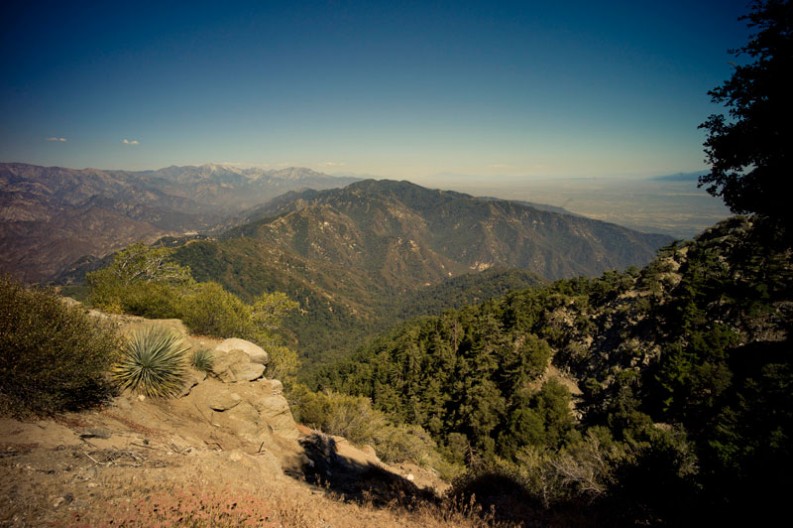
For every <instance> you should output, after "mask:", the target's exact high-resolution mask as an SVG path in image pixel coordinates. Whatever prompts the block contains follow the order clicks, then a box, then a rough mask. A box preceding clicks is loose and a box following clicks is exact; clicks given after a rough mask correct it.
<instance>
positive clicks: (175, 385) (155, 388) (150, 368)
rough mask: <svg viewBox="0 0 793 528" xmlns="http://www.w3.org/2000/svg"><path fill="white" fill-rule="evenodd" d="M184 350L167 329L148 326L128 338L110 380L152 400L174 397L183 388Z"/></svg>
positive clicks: (176, 338)
mask: <svg viewBox="0 0 793 528" xmlns="http://www.w3.org/2000/svg"><path fill="white" fill-rule="evenodd" d="M186 350H187V348H186V347H184V346H183V345H182V342H181V340H180V339H179V337H178V336H176V335H175V334H174V333H172V332H171V331H169V330H168V329H167V328H165V327H162V326H147V327H145V328H143V329H142V330H139V331H138V332H136V333H134V334H133V335H132V337H131V338H130V339H129V341H128V342H127V345H126V347H125V348H124V350H123V354H122V358H121V361H119V363H118V364H117V365H115V367H114V368H113V377H114V378H115V380H116V382H117V383H118V384H119V386H120V387H121V388H122V389H130V390H132V391H135V392H139V393H141V394H144V395H146V396H153V397H163V398H165V397H169V396H174V395H176V394H178V393H179V392H180V391H181V390H182V388H183V387H184V378H185V351H186Z"/></svg>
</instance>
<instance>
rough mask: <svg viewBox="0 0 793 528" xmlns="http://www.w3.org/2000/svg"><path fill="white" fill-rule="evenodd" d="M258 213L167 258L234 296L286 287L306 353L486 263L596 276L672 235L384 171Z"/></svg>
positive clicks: (644, 254) (646, 257) (547, 274)
mask: <svg viewBox="0 0 793 528" xmlns="http://www.w3.org/2000/svg"><path fill="white" fill-rule="evenodd" d="M260 212H261V216H262V218H260V219H259V220H256V221H253V222H250V223H248V224H244V225H241V226H238V227H235V228H233V229H231V230H229V231H227V232H225V233H224V234H223V235H222V236H220V237H218V238H216V239H214V240H200V241H192V242H190V243H189V244H186V245H185V246H183V247H182V248H181V249H179V250H178V251H177V253H176V258H177V260H178V261H179V262H180V263H181V264H183V265H188V266H190V268H191V269H192V271H193V274H194V275H195V277H196V279H197V280H199V281H207V280H214V281H217V282H220V283H221V284H223V286H225V287H226V288H227V289H229V290H230V291H232V292H234V293H236V294H238V295H240V296H242V297H243V298H247V299H251V298H253V297H254V296H255V295H258V294H259V293H261V292H262V291H285V292H287V293H288V294H289V295H290V296H291V297H292V298H294V299H296V300H298V301H299V302H300V303H301V304H302V305H303V308H304V310H305V311H307V312H308V313H310V314H311V316H310V318H305V317H304V318H302V319H301V318H295V319H293V320H292V321H290V324H291V325H292V326H293V328H295V329H296V333H297V334H298V337H299V339H300V340H301V341H302V342H303V343H304V344H305V342H306V340H308V341H311V342H312V343H313V344H312V345H311V346H310V347H309V348H313V349H314V350H313V351H308V352H307V353H308V355H314V354H315V353H317V354H319V353H320V350H319V349H320V348H322V347H325V348H328V347H330V348H333V347H334V346H336V345H338V344H340V343H342V342H343V341H344V340H345V339H347V338H348V337H350V336H353V335H357V334H356V332H357V333H358V334H360V335H363V334H364V333H366V332H364V327H366V328H368V329H371V326H368V325H375V326H377V325H380V324H382V323H383V321H384V320H390V318H391V317H392V316H393V313H394V310H397V309H398V306H399V304H400V303H401V302H402V299H406V298H409V297H410V296H411V295H413V294H414V293H416V292H418V291H420V290H422V289H425V288H428V287H431V286H437V285H439V284H441V283H442V282H444V281H445V280H447V279H450V278H454V277H459V276H463V275H466V274H472V273H473V274H475V273H479V272H482V271H484V270H488V269H491V268H518V269H522V270H524V271H525V272H530V273H534V274H535V275H536V276H538V277H540V278H542V279H548V280H552V279H556V278H561V277H572V276H578V275H599V274H600V273H602V272H603V271H605V270H608V269H623V268H626V267H630V266H641V265H643V264H645V263H646V262H649V261H650V260H651V259H652V258H653V257H654V255H655V251H656V250H657V249H658V248H660V247H662V246H664V245H667V244H669V243H671V242H672V238H671V237H668V236H665V235H648V234H643V233H638V232H635V231H631V230H629V229H626V228H622V227H619V226H616V225H614V224H607V223H605V222H598V221H594V220H589V219H586V218H583V217H578V216H574V215H562V214H558V213H551V212H547V211H542V210H539V209H535V208H532V207H529V206H526V205H523V204H519V203H513V202H509V201H506V200H502V201H498V200H493V199H480V198H475V197H473V196H470V195H467V194H464V193H459V192H455V191H439V190H431V189H426V188H424V187H421V186H418V185H416V184H413V183H409V182H396V181H390V180H364V181H361V182H355V183H353V184H350V185H348V186H347V187H344V188H340V189H331V190H326V191H320V192H315V191H309V192H307V193H305V194H300V193H296V194H294V195H292V196H291V197H290V199H288V200H284V201H283V202H281V203H279V204H277V205H276V206H274V207H272V208H271V209H269V210H267V211H263V212H262V211H260ZM408 311H409V310H408ZM318 328H321V329H322V331H321V333H320V334H319V335H317V332H318V330H317V329H318ZM353 328H358V330H360V331H358V330H353ZM309 334H312V335H309ZM323 342H325V343H331V344H329V345H322V344H321V343H323ZM323 353H324V352H323Z"/></svg>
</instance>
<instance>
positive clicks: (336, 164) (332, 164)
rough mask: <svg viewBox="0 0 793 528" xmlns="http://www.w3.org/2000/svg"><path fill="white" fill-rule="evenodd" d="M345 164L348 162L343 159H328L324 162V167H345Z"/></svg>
mask: <svg viewBox="0 0 793 528" xmlns="http://www.w3.org/2000/svg"><path fill="white" fill-rule="evenodd" d="M345 165H347V164H346V163H344V162H343V161H326V162H324V163H323V164H322V166H323V167H328V168H336V167H344V166H345Z"/></svg>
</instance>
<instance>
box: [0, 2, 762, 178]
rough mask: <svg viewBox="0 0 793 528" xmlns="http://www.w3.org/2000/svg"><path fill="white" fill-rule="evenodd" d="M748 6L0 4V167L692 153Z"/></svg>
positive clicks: (519, 173) (411, 162)
mask: <svg viewBox="0 0 793 528" xmlns="http://www.w3.org/2000/svg"><path fill="white" fill-rule="evenodd" d="M746 12H747V2H746V1H744V0H740V1H738V0H721V1H716V0H711V1H698V0H688V1H679V0H665V1H663V2H662V1H652V2H650V1H645V0H631V1H613V2H610V1H602V2H593V1H591V0H590V1H578V0H570V1H529V0H526V1H522V2H513V1H498V0H490V1H482V2H475V1H465V0H458V1H448V2H447V1H429V0H427V1H423V2H404V1H399V0H393V1H389V2H379V1H369V2H353V1H344V0H331V1H318V2H302V1H299V0H295V1H291V2H280V1H266V0H261V1H258V2H235V1H233V0H228V1H226V2H202V1H200V0H196V1H192V2H186V3H180V2H162V1H158V2H147V1H144V0H141V1H125V2H116V1H113V0H107V1H102V2H80V1H70V2H39V1H36V0H27V1H20V2H18V1H14V0H12V1H10V2H9V1H6V2H4V3H3V6H2V7H0V19H2V20H3V31H2V32H0V67H2V70H0V71H2V72H3V73H2V75H0V162H22V163H32V164H37V165H45V166H62V167H70V168H85V167H94V168H101V169H127V170H144V169H157V168H161V167H166V166H170V165H200V164H204V163H210V162H214V163H235V164H240V165H257V166H264V167H273V168H276V167H286V166H301V167H310V168H313V169H315V170H320V171H322V172H326V173H331V174H355V175H373V176H377V177H384V178H396V179H409V180H413V181H417V182H422V183H431V182H432V181H433V178H435V179H444V181H448V180H449V179H454V178H461V179H465V178H486V179H492V180H493V181H502V182H508V181H518V180H531V179H539V178H544V179H548V178H550V179H553V178H605V177H637V178H638V177H648V176H656V175H663V174H673V173H678V172H690V171H698V170H702V169H704V168H705V167H706V165H705V163H704V154H703V150H702V142H703V140H704V138H705V132H704V131H703V130H699V129H698V128H697V126H698V125H699V124H700V123H702V122H703V121H705V119H706V118H707V116H708V115H709V114H712V113H716V112H721V111H722V110H723V109H722V108H721V107H718V106H716V105H714V104H712V103H711V102H710V98H709V96H708V95H707V92H708V90H710V89H712V88H714V87H716V86H718V85H719V84H720V83H722V82H723V81H724V80H726V79H727V78H728V77H729V76H730V75H731V73H732V69H733V65H734V62H733V61H735V58H734V57H733V56H732V55H730V53H728V50H730V49H734V48H737V47H740V46H742V45H743V44H745V43H746V40H747V37H748V35H749V33H748V30H747V28H746V26H745V23H744V22H742V21H738V17H739V16H741V15H742V14H745V13H746Z"/></svg>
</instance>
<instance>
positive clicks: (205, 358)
mask: <svg viewBox="0 0 793 528" xmlns="http://www.w3.org/2000/svg"><path fill="white" fill-rule="evenodd" d="M214 360H215V358H214V356H213V355H212V351H211V350H210V349H208V348H199V349H198V350H196V351H195V352H193V356H192V357H191V358H190V363H191V364H192V365H193V366H194V367H195V368H196V369H198V370H200V371H201V372H209V371H210V370H212V363H213V362H214Z"/></svg>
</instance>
